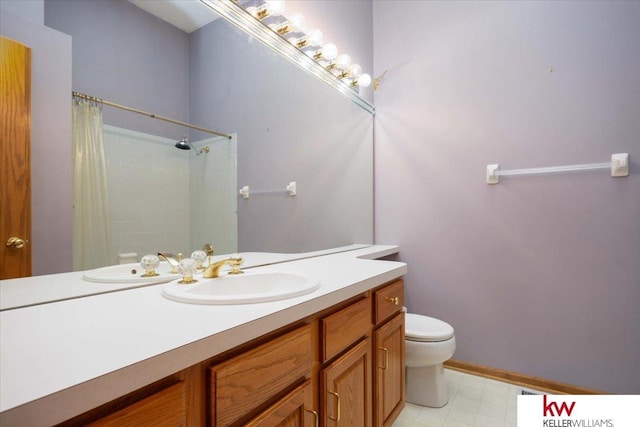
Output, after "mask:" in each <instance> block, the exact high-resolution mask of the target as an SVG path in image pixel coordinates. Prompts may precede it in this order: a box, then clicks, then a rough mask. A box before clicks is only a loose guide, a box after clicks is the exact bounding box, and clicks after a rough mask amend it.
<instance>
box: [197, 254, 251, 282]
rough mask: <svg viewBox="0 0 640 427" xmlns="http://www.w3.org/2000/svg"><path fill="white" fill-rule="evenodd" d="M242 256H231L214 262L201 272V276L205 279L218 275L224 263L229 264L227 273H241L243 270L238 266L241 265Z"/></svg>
mask: <svg viewBox="0 0 640 427" xmlns="http://www.w3.org/2000/svg"><path fill="white" fill-rule="evenodd" d="M242 261H243V260H242V258H240V257H239V256H237V255H236V256H231V258H227V259H223V260H221V261H218V262H215V263H213V264H211V265H209V267H207V269H206V270H205V271H204V272H203V273H202V277H203V278H206V279H212V278H215V277H220V269H221V268H222V267H223V266H224V265H230V266H231V271H230V272H229V274H242V273H244V271H242V270H240V266H241V265H242Z"/></svg>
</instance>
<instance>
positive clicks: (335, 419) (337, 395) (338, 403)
mask: <svg viewBox="0 0 640 427" xmlns="http://www.w3.org/2000/svg"><path fill="white" fill-rule="evenodd" d="M328 393H329V394H333V395H334V396H335V397H336V399H338V402H337V406H338V416H337V417H336V418H331V417H329V419H330V420H332V421H335V422H338V421H340V395H339V394H338V393H336V392H335V391H329V392H328Z"/></svg>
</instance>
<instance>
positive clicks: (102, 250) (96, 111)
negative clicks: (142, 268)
mask: <svg viewBox="0 0 640 427" xmlns="http://www.w3.org/2000/svg"><path fill="white" fill-rule="evenodd" d="M102 132H103V131H102V105H101V104H99V103H96V102H93V101H88V100H84V99H78V98H74V100H73V269H74V270H76V271H78V270H87V269H91V268H95V267H102V266H105V265H109V264H113V262H111V260H110V259H109V252H110V246H111V245H110V238H109V206H108V198H107V173H106V164H105V157H104V149H103V138H102Z"/></svg>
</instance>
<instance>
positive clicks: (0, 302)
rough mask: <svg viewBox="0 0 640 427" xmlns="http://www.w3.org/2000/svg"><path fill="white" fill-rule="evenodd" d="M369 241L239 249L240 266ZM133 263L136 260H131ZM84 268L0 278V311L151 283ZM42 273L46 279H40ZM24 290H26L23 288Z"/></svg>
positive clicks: (345, 248) (317, 253) (341, 249)
mask: <svg viewBox="0 0 640 427" xmlns="http://www.w3.org/2000/svg"><path fill="white" fill-rule="evenodd" d="M366 247H370V245H357V244H354V245H349V246H342V247H339V248H332V249H325V250H320V251H313V252H299V253H275V252H243V253H242V254H241V255H242V258H243V260H244V263H243V264H242V267H243V268H250V267H255V266H260V265H265V264H274V263H280V262H284V261H293V260H297V259H305V258H312V257H317V256H322V255H328V254H331V253H336V252H346V251H352V250H354V249H363V248H366ZM228 257H229V255H228V254H227V255H216V256H214V257H213V258H212V260H213V261H214V262H215V261H218V260H221V259H224V258H228ZM135 265H137V264H135ZM83 274H84V272H83V271H75V272H71V273H59V274H49V275H46V276H32V277H26V278H21V279H6V280H0V311H4V310H12V309H16V308H22V307H28V306H31V305H37V304H47V303H50V302H55V301H63V300H68V299H72V298H83V297H86V296H90V295H98V294H104V293H108V292H118V291H124V290H127V289H132V288H139V287H142V286H151V285H153V284H154V283H130V284H122V283H96V282H88V281H86V280H82V276H83ZM43 277H46V280H42V278H43ZM25 291H26V292H25Z"/></svg>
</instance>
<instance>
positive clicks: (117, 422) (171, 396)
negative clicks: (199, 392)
mask: <svg viewBox="0 0 640 427" xmlns="http://www.w3.org/2000/svg"><path fill="white" fill-rule="evenodd" d="M87 425H88V426H91V427H107V426H113V427H126V426H131V427H134V426H143V425H145V426H167V427H170V426H184V425H187V401H186V391H185V384H184V382H179V383H177V384H174V385H172V386H170V387H168V388H166V389H164V390H161V391H159V392H157V393H155V394H152V395H151V396H149V397H147V398H146V399H142V400H141V401H139V402H136V403H134V404H132V405H130V406H127V407H126V408H124V409H121V410H119V411H117V412H114V413H113V414H111V415H109V416H107V417H105V418H102V419H100V420H98V421H96V422H93V423H91V424H87Z"/></svg>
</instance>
